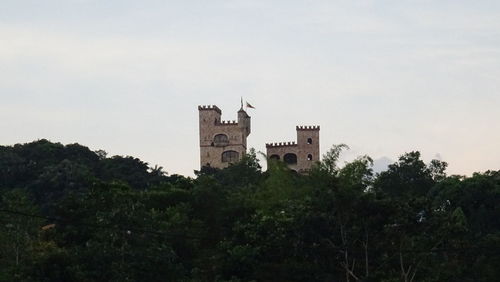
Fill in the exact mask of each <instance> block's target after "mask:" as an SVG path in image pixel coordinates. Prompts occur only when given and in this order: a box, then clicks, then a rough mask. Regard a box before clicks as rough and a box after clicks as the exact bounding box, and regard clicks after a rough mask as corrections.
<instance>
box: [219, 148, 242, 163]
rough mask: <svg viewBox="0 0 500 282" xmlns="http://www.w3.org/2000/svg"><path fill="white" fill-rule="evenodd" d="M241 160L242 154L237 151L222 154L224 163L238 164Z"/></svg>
mask: <svg viewBox="0 0 500 282" xmlns="http://www.w3.org/2000/svg"><path fill="white" fill-rule="evenodd" d="M239 158H240V154H238V152H236V151H225V152H224V153H222V162H223V163H234V162H237V161H238V160H239Z"/></svg>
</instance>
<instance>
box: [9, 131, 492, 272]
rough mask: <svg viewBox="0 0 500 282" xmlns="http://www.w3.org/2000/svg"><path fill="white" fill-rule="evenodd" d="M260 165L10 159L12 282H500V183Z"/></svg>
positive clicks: (46, 151)
mask: <svg viewBox="0 0 500 282" xmlns="http://www.w3.org/2000/svg"><path fill="white" fill-rule="evenodd" d="M346 148H347V146H345V145H338V146H333V147H332V149H331V150H330V151H329V152H328V153H327V154H326V155H325V156H324V158H323V161H322V162H321V163H318V164H317V166H316V167H315V168H314V169H313V170H312V171H311V172H310V173H309V175H298V174H296V173H293V172H292V171H290V170H289V169H288V168H287V167H286V166H285V165H284V164H283V163H281V162H270V163H269V164H268V171H266V172H264V173H263V172H262V171H261V167H260V165H259V163H258V162H257V158H256V156H255V151H253V150H251V151H250V153H249V154H247V155H246V156H245V158H244V159H243V160H242V161H240V162H239V163H236V164H233V165H231V166H230V167H228V168H226V169H222V170H220V169H212V168H202V169H201V170H200V171H197V172H196V175H197V177H196V178H195V179H192V178H186V177H183V176H180V175H171V176H168V175H167V174H166V173H165V172H164V171H163V169H162V168H161V167H158V166H155V167H150V166H148V164H147V163H145V162H143V161H141V160H139V159H136V158H133V157H120V156H114V157H110V158H108V157H107V156H106V153H105V152H103V151H97V152H92V151H91V150H89V149H88V148H86V147H84V146H81V145H78V144H72V145H66V146H64V145H62V144H58V143H51V142H49V141H47V140H39V141H36V142H33V143H29V144H24V145H15V146H13V147H0V192H1V200H0V281H365V282H366V281H498V277H499V276H500V270H499V268H498V265H500V251H499V250H500V205H499V203H500V171H488V172H485V173H476V174H474V175H473V176H471V177H463V176H446V174H445V169H446V166H447V165H446V163H444V162H441V161H437V160H433V161H431V163H429V164H426V163H424V162H423V161H422V160H421V159H420V153H419V152H410V153H407V154H404V155H403V156H401V158H400V159H399V161H398V162H396V163H394V164H392V165H390V166H389V168H388V170H387V171H384V172H382V173H381V174H379V175H374V174H373V171H372V169H371V165H372V160H371V158H370V157H368V156H363V157H359V158H357V159H355V160H354V161H352V162H349V163H346V164H344V165H342V166H340V165H339V164H338V158H339V155H340V154H341V152H342V150H343V149H346Z"/></svg>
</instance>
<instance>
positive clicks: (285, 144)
mask: <svg viewBox="0 0 500 282" xmlns="http://www.w3.org/2000/svg"><path fill="white" fill-rule="evenodd" d="M289 146H297V144H296V143H295V142H294V141H292V142H277V143H266V148H274V147H289Z"/></svg>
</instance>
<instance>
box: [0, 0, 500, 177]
mask: <svg viewBox="0 0 500 282" xmlns="http://www.w3.org/2000/svg"><path fill="white" fill-rule="evenodd" d="M0 4H1V5H0V97H1V103H0V144H3V145H12V144H15V143H25V142H30V141H33V140H37V139H41V138H47V139H49V140H51V141H53V142H61V143H63V144H68V143H74V142H78V143H80V144H83V145H86V146H89V147H90V148H91V149H92V150H97V149H103V150H105V151H107V152H108V153H109V154H110V155H116V154H118V155H132V156H136V157H139V158H141V159H142V160H144V161H146V162H148V163H149V164H150V165H152V166H154V165H155V164H158V165H161V166H163V167H164V169H165V170H166V171H167V172H168V173H169V174H173V173H180V174H185V175H192V171H193V170H194V169H198V165H199V148H198V110H197V106H198V105H200V104H216V105H218V106H219V107H220V108H221V109H222V111H223V118H224V119H236V111H237V110H238V109H239V106H240V97H241V96H242V97H243V99H245V100H247V101H249V102H250V103H251V104H252V105H254V106H255V107H256V108H257V109H256V110H249V114H250V115H251V116H252V134H251V135H250V136H249V139H248V142H249V146H251V147H254V148H256V150H258V151H265V143H266V142H280V141H294V140H295V137H296V135H295V125H320V126H321V132H320V138H321V151H322V153H325V151H326V150H327V149H328V148H329V147H330V146H331V145H332V144H338V143H346V144H348V145H349V146H350V147H351V150H350V151H349V152H347V153H346V155H345V156H346V159H352V158H354V157H355V156H357V155H364V154H368V155H370V156H371V157H372V158H374V159H381V161H382V162H387V159H390V160H396V159H397V158H398V156H399V155H401V154H403V153H404V152H408V151H412V150H419V151H421V153H422V155H423V157H424V160H425V161H430V160H431V159H432V158H440V159H442V160H444V161H447V162H448V163H449V169H448V172H449V173H452V174H467V175H469V174H471V173H472V172H474V171H485V170H488V169H495V170H498V169H500V142H499V141H500V91H499V90H500V1H498V0H492V1H487V0H475V1H470V0H467V1H461V0H449V1H439V0H429V1H427V0H420V1H402V0H394V1H385V0H376V1H375V0H374V1H361V0H360V1H357V0H345V1H333V0H327V1H321V0H314V1H313V0H311V1H293V0H286V1H273V0H262V1H261V0H248V1H241V0H227V1H217V0H210V1H188V0H182V1H166V0H161V1H160V0H158V1H137V0H134V1H131V0H114V1H113V0H107V1H102V0H59V1H51V0H44V1H40V0H32V1H23V0H0Z"/></svg>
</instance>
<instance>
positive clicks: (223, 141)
mask: <svg viewBox="0 0 500 282" xmlns="http://www.w3.org/2000/svg"><path fill="white" fill-rule="evenodd" d="M228 144H229V138H227V135H226V134H217V135H215V137H214V145H215V146H217V147H221V146H227V145H228Z"/></svg>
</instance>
